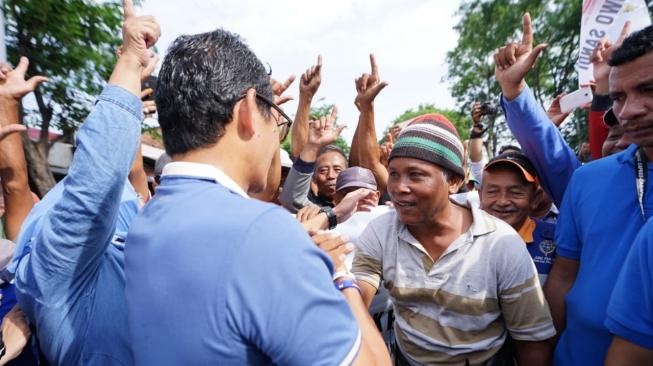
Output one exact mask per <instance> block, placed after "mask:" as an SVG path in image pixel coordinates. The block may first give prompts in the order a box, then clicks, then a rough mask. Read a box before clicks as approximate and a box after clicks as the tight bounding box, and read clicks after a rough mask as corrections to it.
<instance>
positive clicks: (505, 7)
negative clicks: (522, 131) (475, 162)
mask: <svg viewBox="0 0 653 366" xmlns="http://www.w3.org/2000/svg"><path fill="white" fill-rule="evenodd" d="M527 11H528V12H529V13H530V14H531V17H532V19H533V30H534V34H535V40H534V43H535V44H539V43H548V44H549V47H548V49H547V50H546V51H545V52H544V53H543V54H542V55H541V56H540V58H539V59H538V62H537V64H536V66H535V68H534V69H533V70H532V71H531V72H530V73H529V75H528V77H527V79H526V81H527V82H528V85H529V86H530V87H531V89H532V90H533V93H534V94H535V98H536V99H537V100H538V101H539V102H540V103H541V104H542V105H545V103H548V102H549V101H550V100H552V99H553V98H554V97H555V96H556V95H558V94H560V93H562V92H570V91H573V90H575V89H577V87H578V77H577V75H576V71H575V69H574V65H575V63H576V60H577V58H578V44H579V37H580V21H581V11H582V9H581V1H578V0H553V1H539V0H518V1H516V0H465V1H463V3H462V4H461V6H460V8H459V9H458V13H457V15H458V16H459V17H460V21H459V23H458V24H457V25H456V26H455V27H454V29H455V30H456V32H458V34H459V40H458V45H457V46H456V48H454V49H453V50H451V51H450V52H449V53H448V54H447V63H448V65H449V73H448V78H449V80H450V81H451V82H452V84H453V87H452V94H453V96H454V98H455V99H456V101H457V103H458V104H459V105H460V106H461V107H465V108H467V109H468V110H469V109H470V108H471V104H472V102H474V101H488V102H492V103H495V104H497V103H498V100H499V95H500V93H501V90H500V88H499V85H498V84H497V83H496V80H495V78H494V59H493V55H494V52H495V51H496V49H497V48H499V47H500V46H502V45H504V44H506V43H508V42H511V41H519V40H520V39H521V24H522V15H523V14H524V13H525V12H527ZM578 117H580V116H579V115H576V116H574V117H573V118H572V121H568V122H566V125H567V126H566V128H565V129H563V132H564V134H565V137H566V138H567V140H568V142H569V143H570V144H571V145H572V146H576V145H577V143H578V141H582V140H584V139H586V137H587V132H586V128H585V127H584V123H582V124H581V123H580V121H579V118H578ZM488 122H489V124H490V129H489V131H490V138H491V140H492V141H491V144H492V146H493V151H494V149H495V148H496V145H497V141H500V140H501V139H502V138H503V139H505V138H506V137H509V136H510V135H509V134H507V133H506V132H507V128H506V126H505V120H504V119H503V118H502V117H499V118H497V119H496V120H494V119H492V120H490V121H488ZM570 127H571V128H570ZM502 136H503V137H502Z"/></svg>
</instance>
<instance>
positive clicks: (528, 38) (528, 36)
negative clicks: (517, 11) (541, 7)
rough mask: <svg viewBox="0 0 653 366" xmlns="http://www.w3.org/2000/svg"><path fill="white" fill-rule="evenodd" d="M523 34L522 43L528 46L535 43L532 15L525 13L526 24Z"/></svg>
mask: <svg viewBox="0 0 653 366" xmlns="http://www.w3.org/2000/svg"><path fill="white" fill-rule="evenodd" d="M523 33H524V34H523V36H522V39H521V43H522V44H523V45H526V46H532V45H533V27H532V25H531V15H530V14H528V13H524V26H523Z"/></svg>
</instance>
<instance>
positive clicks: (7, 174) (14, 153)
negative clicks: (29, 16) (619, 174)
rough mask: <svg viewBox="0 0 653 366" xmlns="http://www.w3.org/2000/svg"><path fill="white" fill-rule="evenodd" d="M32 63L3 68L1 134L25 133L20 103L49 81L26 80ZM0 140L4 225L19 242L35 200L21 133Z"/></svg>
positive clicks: (21, 62) (33, 78)
mask: <svg viewBox="0 0 653 366" xmlns="http://www.w3.org/2000/svg"><path fill="white" fill-rule="evenodd" d="M28 65H29V61H28V60H27V58H25V57H22V58H21V60H20V63H19V64H18V66H17V67H16V69H15V70H13V71H12V70H11V68H10V67H8V66H5V65H3V66H2V72H1V74H2V75H1V76H0V79H1V80H0V126H1V129H0V135H1V134H2V131H3V130H4V131H7V132H19V131H24V130H25V129H26V128H25V127H24V126H21V125H18V122H19V116H18V108H19V103H20V100H21V99H22V97H23V96H25V95H26V94H28V93H30V92H32V91H33V90H34V89H36V87H38V85H39V84H40V83H42V82H44V81H46V80H47V79H46V78H45V77H42V76H34V77H32V78H30V79H29V80H27V81H26V80H25V73H26V71H27V67H28ZM4 136H5V137H4V138H3V139H0V178H2V189H3V194H4V199H5V210H6V211H5V225H6V227H5V228H6V233H7V238H9V240H16V238H17V237H18V233H19V232H20V227H21V225H22V224H23V221H24V220H25V217H27V215H28V214H29V212H30V210H31V209H32V206H34V201H33V200H32V192H31V190H30V188H29V183H28V180H27V163H26V161H25V153H24V151H23V142H22V139H21V136H20V135H19V134H15V133H12V134H6V135H4Z"/></svg>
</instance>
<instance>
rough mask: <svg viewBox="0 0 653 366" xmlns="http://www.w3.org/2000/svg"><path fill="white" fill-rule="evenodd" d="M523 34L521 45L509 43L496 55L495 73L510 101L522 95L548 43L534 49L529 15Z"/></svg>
mask: <svg viewBox="0 0 653 366" xmlns="http://www.w3.org/2000/svg"><path fill="white" fill-rule="evenodd" d="M522 33H523V36H522V40H521V42H520V43H515V42H513V43H509V44H507V45H505V46H503V47H501V48H499V50H498V51H497V53H495V54H494V63H495V67H494V73H495V76H496V79H497V81H498V82H499V85H500V86H501V89H502V91H503V94H504V96H505V97H506V98H507V99H508V100H511V99H514V98H516V97H517V96H518V95H519V93H521V91H522V90H523V88H524V87H525V85H526V83H525V81H524V78H526V75H527V74H528V72H529V71H530V70H531V69H532V68H533V66H534V65H535V61H537V57H538V56H539V55H540V53H542V51H543V50H544V49H545V48H546V47H547V44H546V43H542V44H538V45H537V46H535V47H533V27H532V24H531V16H530V15H529V14H528V13H525V14H524V17H523V31H522Z"/></svg>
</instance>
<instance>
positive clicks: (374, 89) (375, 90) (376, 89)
mask: <svg viewBox="0 0 653 366" xmlns="http://www.w3.org/2000/svg"><path fill="white" fill-rule="evenodd" d="M386 86H388V82H387V81H382V82H380V83H378V84H377V85H375V86H373V87H372V88H371V89H370V93H372V96H373V97H376V96H377V95H379V93H380V92H381V90H383V88H385V87H386Z"/></svg>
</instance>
